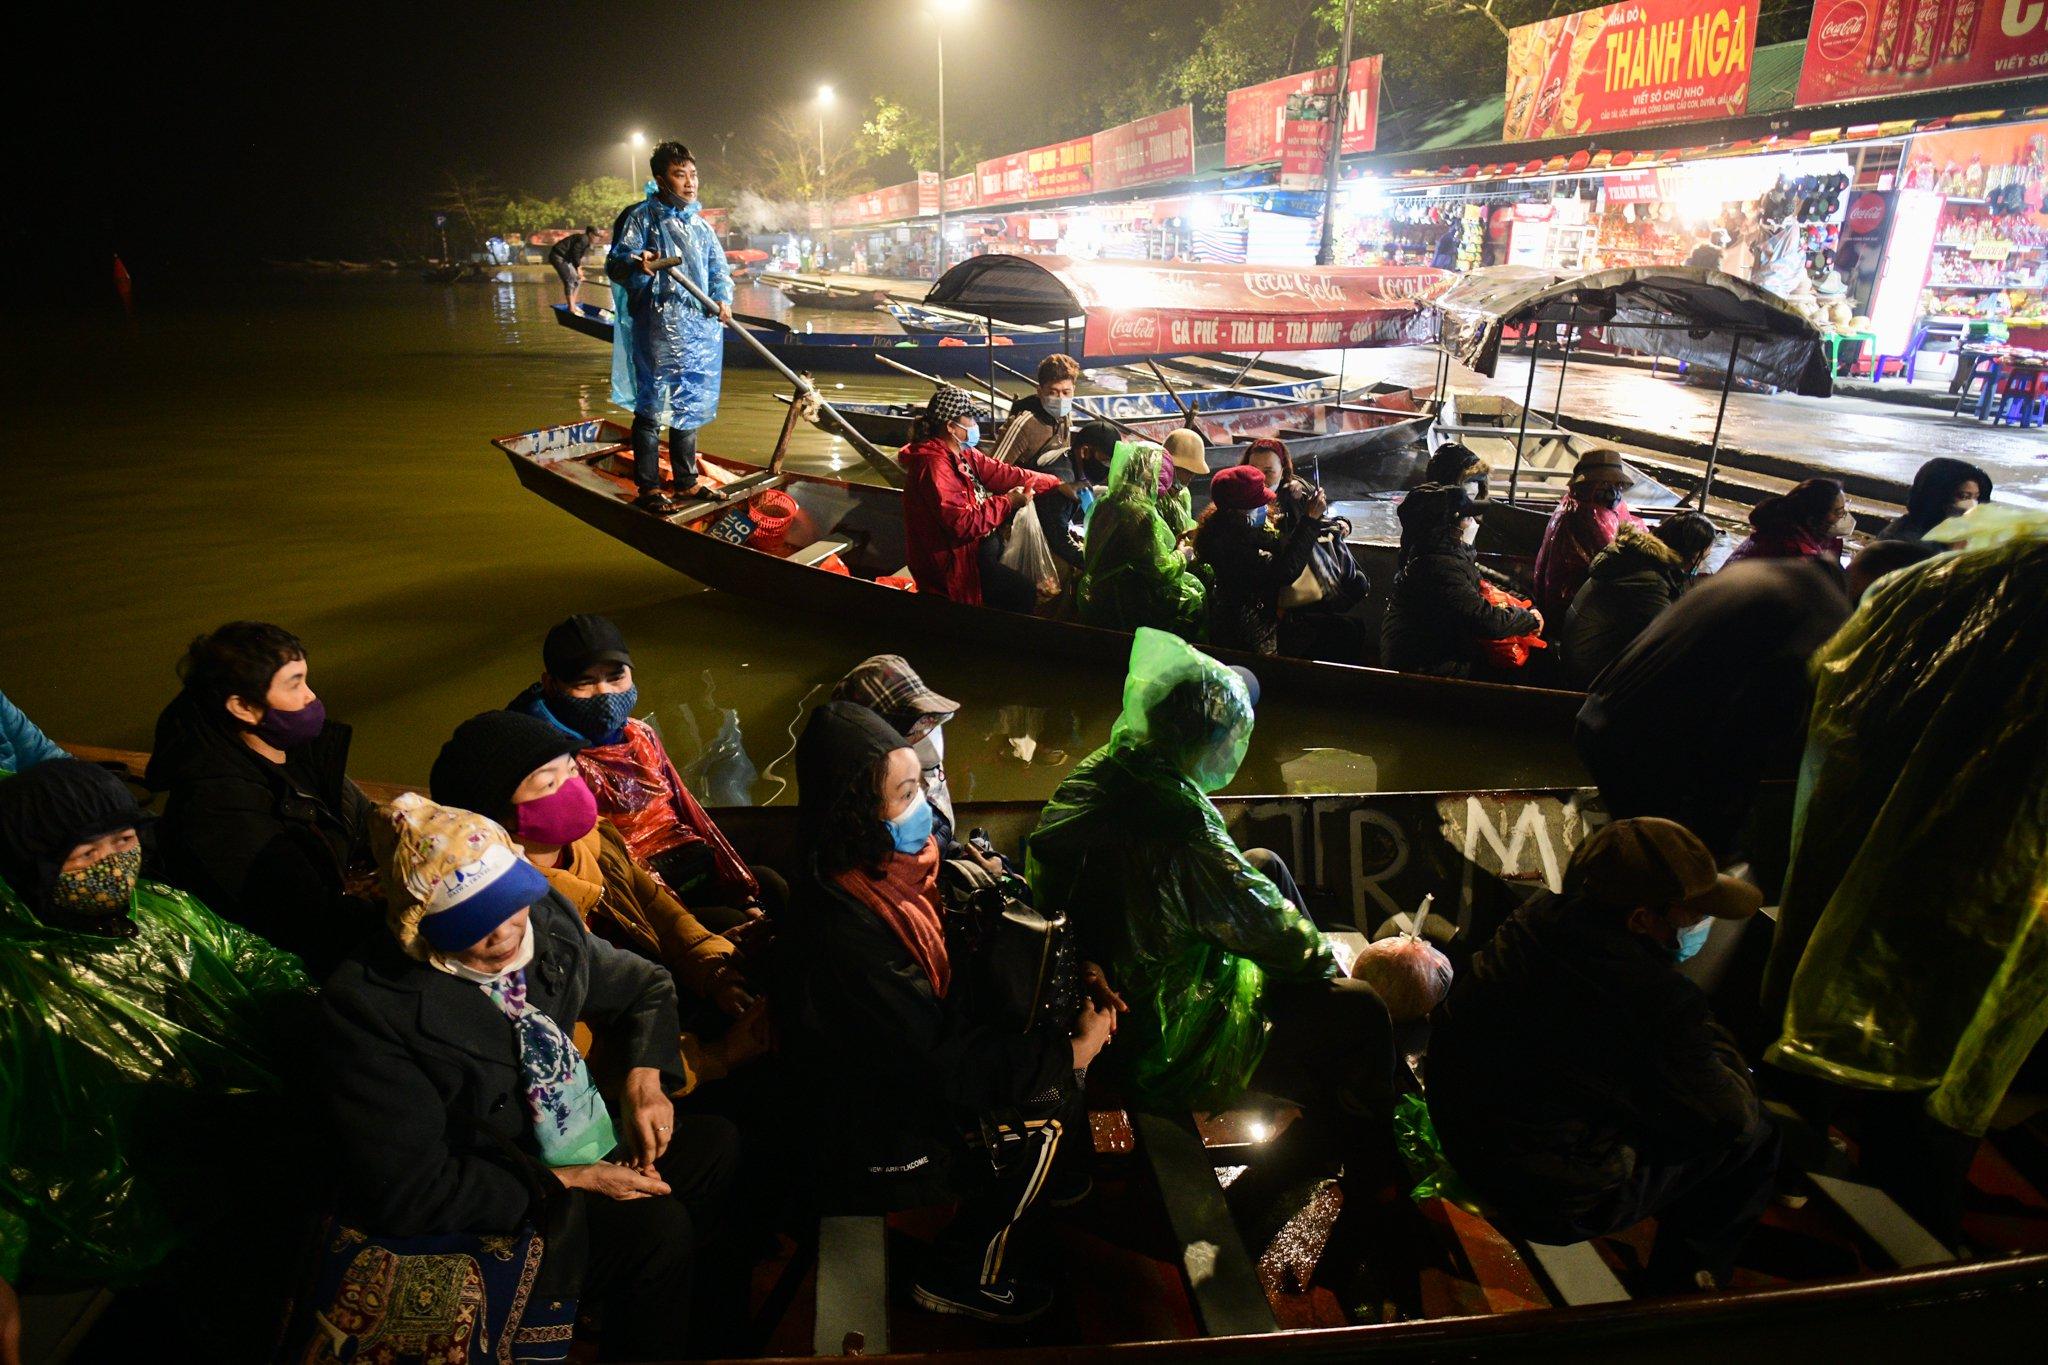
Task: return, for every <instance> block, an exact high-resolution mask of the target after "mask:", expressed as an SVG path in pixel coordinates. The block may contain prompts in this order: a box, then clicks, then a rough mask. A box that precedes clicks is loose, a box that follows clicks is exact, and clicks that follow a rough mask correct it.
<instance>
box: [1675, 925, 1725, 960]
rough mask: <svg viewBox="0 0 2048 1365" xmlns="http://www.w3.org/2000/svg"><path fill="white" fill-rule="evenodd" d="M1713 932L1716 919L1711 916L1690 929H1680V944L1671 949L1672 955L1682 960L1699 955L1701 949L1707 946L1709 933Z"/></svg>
mask: <svg viewBox="0 0 2048 1365" xmlns="http://www.w3.org/2000/svg"><path fill="white" fill-rule="evenodd" d="M1713 932H1714V921H1713V919H1712V918H1711V917H1709V918H1707V919H1703V920H1701V921H1700V922H1699V923H1698V924H1695V925H1693V926H1692V927H1691V928H1689V929H1680V930H1679V931H1678V946H1677V947H1676V948H1674V949H1672V950H1671V953H1672V956H1673V957H1675V958H1677V959H1678V960H1679V961H1680V962H1686V961H1690V960H1691V959H1692V958H1694V957H1697V956H1698V955H1699V951H1700V949H1702V948H1704V947H1706V946H1707V935H1708V934H1711V933H1713Z"/></svg>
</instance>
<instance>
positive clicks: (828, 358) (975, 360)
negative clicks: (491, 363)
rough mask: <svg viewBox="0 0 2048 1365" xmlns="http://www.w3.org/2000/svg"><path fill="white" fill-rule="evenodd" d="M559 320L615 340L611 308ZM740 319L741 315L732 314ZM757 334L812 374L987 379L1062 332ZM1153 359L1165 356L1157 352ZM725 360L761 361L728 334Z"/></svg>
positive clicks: (1023, 361)
mask: <svg viewBox="0 0 2048 1365" xmlns="http://www.w3.org/2000/svg"><path fill="white" fill-rule="evenodd" d="M554 312H555V321H556V322H558V323H560V324H561V325H562V326H564V327H567V328H569V329H570V330H571V331H575V332H581V333H582V334H584V335H585V336H589V337H594V338H596V339H597V340H599V341H602V342H605V343H607V344H609V343H610V342H611V339H612V318H611V312H610V310H608V309H603V308H599V307H598V306H597V305H596V304H590V303H586V304H583V305H582V306H581V308H580V309H579V310H578V311H577V312H576V313H574V314H572V313H570V311H569V308H568V305H567V304H561V303H558V304H555V305H554ZM734 316H735V318H739V315H738V314H735V315H734ZM739 320H740V321H741V322H742V324H743V325H744V326H745V327H746V328H747V330H749V331H750V332H752V333H753V334H754V336H755V337H756V338H757V339H758V340H759V341H760V342H761V344H762V345H764V346H766V347H767V348H768V349H769V351H770V352H772V353H773V354H774V355H775V357H776V359H778V360H780V361H781V362H782V363H783V364H785V365H787V366H789V367H790V368H791V369H793V370H800V371H805V372H808V373H812V374H817V373H833V374H887V375H894V374H895V373H896V371H894V370H892V369H890V368H889V367H888V366H887V365H884V364H883V363H882V362H881V360H880V359H878V357H882V356H887V357H888V358H890V359H892V360H899V361H901V362H903V363H904V364H906V365H910V366H912V367H913V368H916V369H919V370H922V371H924V372H925V373H926V374H935V375H939V376H941V377H942V378H948V379H961V378H966V377H969V376H973V375H982V376H984V377H986V375H987V373H988V371H989V369H990V365H989V361H990V355H991V349H992V350H993V355H994V357H995V358H996V359H999V360H1001V361H1002V363H1004V364H1005V365H1010V366H1013V367H1015V368H1017V369H1020V370H1025V371H1030V370H1033V369H1036V368H1037V366H1038V362H1039V361H1041V360H1043V359H1045V358H1046V357H1047V356H1049V355H1052V354H1054V353H1055V352H1057V351H1059V350H1060V349H1061V345H1060V337H1059V334H1058V333H1053V334H1052V335H1051V336H1049V337H1045V338H1036V337H1034V338H1032V339H1030V340H1026V341H1013V340H1011V339H1010V338H1009V337H1006V336H999V337H997V338H996V339H995V345H994V347H993V348H989V347H983V346H970V345H968V344H967V343H966V342H965V341H964V340H963V339H962V338H959V337H941V336H920V337H909V336H901V335H895V334H892V333H887V332H815V331H797V330H795V329H793V328H791V327H790V325H789V324H788V323H786V322H778V321H776V320H775V319H773V318H763V317H752V316H749V317H745V318H743V319H739ZM1143 358H1144V357H1143V356H1116V357H1114V358H1111V357H1096V358H1093V359H1091V358H1090V357H1087V356H1081V357H1077V359H1079V360H1080V361H1081V363H1082V364H1083V365H1095V364H1099V365H1109V364H1117V363H1121V362H1123V361H1128V360H1133V359H1143ZM1153 358H1154V359H1164V358H1165V357H1164V355H1163V354H1161V355H1157V356H1154V357H1153ZM725 363H726V364H728V365H745V366H749V367H753V366H758V365H760V363H761V361H760V357H759V356H757V355H756V354H755V353H754V351H753V349H752V348H751V347H749V346H748V345H747V344H746V343H745V342H743V341H741V340H740V339H739V338H738V337H736V336H733V335H732V334H731V333H730V332H728V333H727V335H726V338H725Z"/></svg>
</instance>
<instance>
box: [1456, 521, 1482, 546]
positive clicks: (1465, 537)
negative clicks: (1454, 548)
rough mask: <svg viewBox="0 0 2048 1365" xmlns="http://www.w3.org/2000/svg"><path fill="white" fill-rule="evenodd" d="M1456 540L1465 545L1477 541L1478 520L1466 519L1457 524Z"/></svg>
mask: <svg viewBox="0 0 2048 1365" xmlns="http://www.w3.org/2000/svg"><path fill="white" fill-rule="evenodd" d="M1458 539H1460V540H1462V541H1464V542H1465V543H1466V544H1467V545H1471V544H1474V543H1475V542H1477V541H1478V539H1479V519H1478V518H1477V517H1466V518H1465V519H1464V520H1462V521H1460V522H1459V523H1458Z"/></svg>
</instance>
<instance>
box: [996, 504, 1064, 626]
mask: <svg viewBox="0 0 2048 1365" xmlns="http://www.w3.org/2000/svg"><path fill="white" fill-rule="evenodd" d="M994 534H996V535H998V536H1001V537H1002V538H1003V541H1002V544H1003V548H1002V553H1001V554H999V555H998V556H997V559H998V561H999V562H1000V563H1001V564H1002V565H1003V567H1004V568H1006V569H1009V570H1011V571H1012V572H1014V573H1019V574H1022V575H1023V576H1024V577H1025V578H1027V579H1029V580H1030V582H1031V585H1032V587H1033V588H1035V589H1036V590H1037V596H1038V605H1040V606H1044V605H1045V604H1046V603H1047V602H1050V601H1052V600H1053V599H1054V598H1055V597H1058V596H1059V595H1060V562H1059V560H1057V559H1055V558H1053V553H1052V548H1051V547H1050V546H1048V545H1047V544H1046V543H1045V529H1044V528H1043V527H1041V526H1040V525H1039V524H1038V509H1037V508H1035V507H1033V506H1032V505H1031V504H1030V503H1028V502H1027V503H1025V504H1024V505H1023V506H1021V507H1019V508H1018V509H1017V510H1016V511H1014V512H1012V513H1011V514H1010V519H1009V520H1008V521H1006V522H1004V523H1003V525H1002V526H1001V527H999V528H997V530H996V531H995V532H994Z"/></svg>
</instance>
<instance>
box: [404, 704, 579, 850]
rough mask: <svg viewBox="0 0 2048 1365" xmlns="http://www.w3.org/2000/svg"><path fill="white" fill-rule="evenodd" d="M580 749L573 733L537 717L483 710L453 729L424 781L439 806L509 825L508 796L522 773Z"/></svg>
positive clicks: (523, 774)
mask: <svg viewBox="0 0 2048 1365" xmlns="http://www.w3.org/2000/svg"><path fill="white" fill-rule="evenodd" d="M582 747H583V744H582V741H580V740H578V739H577V738H576V737H575V736H574V735H571V734H568V733H566V732H565V731H564V730H563V729H562V728H561V727H560V726H557V725H550V724H548V723H547V722H546V721H544V720H542V719H541V718H540V717H539V716H530V715H527V714H526V713H524V712H522V711H486V712H484V713H483V714H482V715H477V716H471V717H470V718H469V719H468V720H466V721H464V722H462V724H460V725H458V726H456V727H455V733H454V734H453V735H451V736H450V737H449V739H448V742H447V743H446V744H443V745H442V746H441V755H440V757H438V758H436V759H435V760H434V768H433V771H432V773H430V774H429V775H428V778H427V783H428V786H429V788H430V789H431V790H432V792H433V794H434V800H436V801H438V802H440V803H441V804H442V805H444V806H455V807H457V808H459V809H461V810H467V811H475V812H476V813H477V814H478V815H481V816H483V817H484V818H485V819H487V820H495V821H497V822H498V823H499V824H501V825H510V824H511V823H512V793H513V792H515V791H518V790H519V784H520V783H521V782H524V781H525V780H526V778H527V775H528V774H530V773H531V772H533V770H534V769H536V768H538V767H540V766H541V765H542V764H545V763H551V762H553V761H554V760H555V759H558V758H560V757H561V756H562V755H563V754H573V753H576V752H577V751H578V750H580V749H582Z"/></svg>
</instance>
